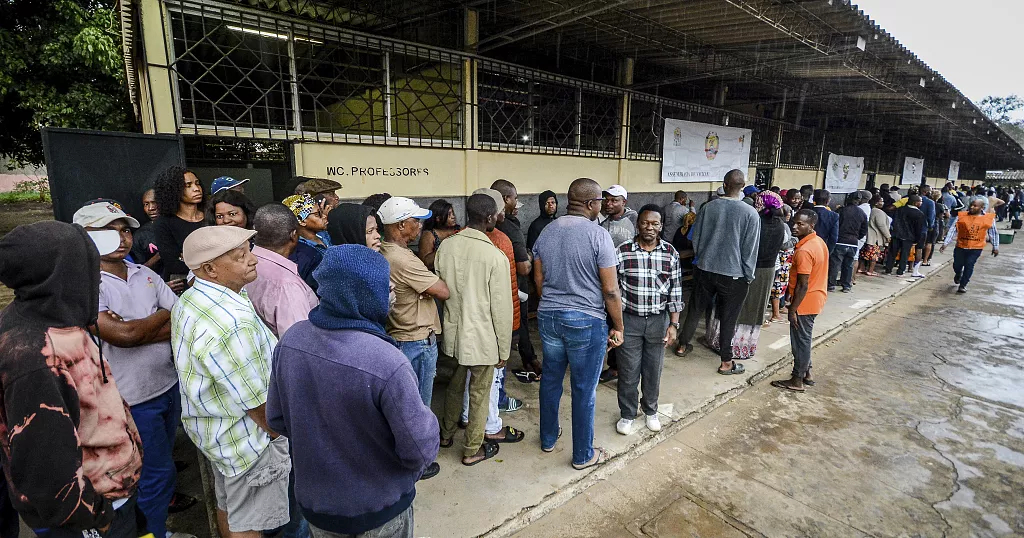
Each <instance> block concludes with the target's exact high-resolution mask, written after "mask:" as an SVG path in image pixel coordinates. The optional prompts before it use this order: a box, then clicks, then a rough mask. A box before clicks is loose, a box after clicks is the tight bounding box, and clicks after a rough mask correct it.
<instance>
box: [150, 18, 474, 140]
mask: <svg viewBox="0 0 1024 538" xmlns="http://www.w3.org/2000/svg"><path fill="white" fill-rule="evenodd" d="M167 5H168V7H169V24H168V27H169V30H170V33H171V41H172V43H173V47H172V54H173V59H172V62H171V65H170V67H171V69H172V70H173V71H174V73H175V74H176V80H177V93H178V101H179V126H180V128H181V129H182V130H189V129H190V130H192V131H193V132H195V133H201V132H202V133H207V132H209V131H212V132H213V133H214V134H247V135H248V136H270V137H300V138H304V139H311V140H318V141H320V140H326V141H338V142H362V143H375V144H402V145H427V146H437V145H440V146H446V147H456V146H458V147H462V145H463V141H462V138H463V137H462V116H463V108H464V100H463V87H462V86H463V81H462V77H463V72H462V71H463V70H462V61H463V58H462V57H461V56H460V55H458V54H455V53H450V52H447V51H442V50H440V49H435V48H432V47H426V46H420V45H414V44H410V43H401V42H396V41H392V40H386V39H381V38H376V37H372V36H365V35H361V34H355V33H351V32H345V31H340V30H338V29H335V28H330V27H326V26H316V25H305V24H300V23H293V22H290V21H286V20H281V19H274V18H268V17H266V16H263V15H259V14H256V13H255V12H249V11H242V10H237V9H233V8H231V7H228V6H221V5H220V4H216V3H213V2H205V3H202V4H199V3H192V2H168V3H167ZM246 131H248V133H246Z"/></svg>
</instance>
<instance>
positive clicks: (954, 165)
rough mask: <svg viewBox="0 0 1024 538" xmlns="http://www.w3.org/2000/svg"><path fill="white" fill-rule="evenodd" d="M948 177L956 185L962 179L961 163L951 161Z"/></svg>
mask: <svg viewBox="0 0 1024 538" xmlns="http://www.w3.org/2000/svg"><path fill="white" fill-rule="evenodd" d="M947 177H948V178H949V180H950V181H952V182H954V183H956V180H958V179H960V161H949V176H947Z"/></svg>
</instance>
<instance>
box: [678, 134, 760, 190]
mask: <svg viewBox="0 0 1024 538" xmlns="http://www.w3.org/2000/svg"><path fill="white" fill-rule="evenodd" d="M750 136H751V131H750V129H738V128H735V127H724V126H722V125H712V124H709V123H696V122H692V121H683V120H675V119H671V118H665V133H664V138H662V141H663V144H662V158H661V182H662V183H696V182H707V181H710V182H716V181H721V180H722V179H723V178H724V177H725V174H726V173H727V172H729V170H733V169H739V170H741V171H743V174H744V175H746V174H747V171H748V169H749V168H750V143H751V138H750Z"/></svg>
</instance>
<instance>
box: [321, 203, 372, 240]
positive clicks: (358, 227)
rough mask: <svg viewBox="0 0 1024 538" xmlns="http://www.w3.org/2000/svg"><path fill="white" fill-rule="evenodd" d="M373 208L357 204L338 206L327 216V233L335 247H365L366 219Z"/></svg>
mask: <svg viewBox="0 0 1024 538" xmlns="http://www.w3.org/2000/svg"><path fill="white" fill-rule="evenodd" d="M373 214H374V211H373V208H372V207H370V206H365V205H358V204H339V205H338V207H336V208H334V209H332V210H331V212H330V213H329V214H328V215H327V233H328V234H330V236H331V243H333V244H335V245H362V246H364V247H365V246H366V218H367V217H369V216H370V215H373Z"/></svg>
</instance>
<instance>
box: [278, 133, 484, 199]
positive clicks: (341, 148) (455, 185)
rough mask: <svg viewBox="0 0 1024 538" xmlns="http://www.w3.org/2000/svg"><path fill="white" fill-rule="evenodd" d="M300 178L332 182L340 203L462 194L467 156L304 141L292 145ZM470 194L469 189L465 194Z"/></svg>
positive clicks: (457, 152) (455, 152)
mask: <svg viewBox="0 0 1024 538" xmlns="http://www.w3.org/2000/svg"><path fill="white" fill-rule="evenodd" d="M296 148H297V149H296V151H297V152H301V156H297V158H296V159H295V172H296V174H298V175H300V176H305V177H319V178H326V179H333V180H335V181H339V182H341V184H342V185H344V188H343V190H342V191H341V195H342V196H343V197H345V198H363V197H366V196H369V195H371V194H374V193H378V192H390V193H402V194H404V195H405V196H435V195H436V196H448V195H461V194H465V193H466V191H465V189H466V180H465V178H466V163H465V161H466V152H465V151H462V150H453V149H431V148H396V147H389V146H368V145H356V144H328V143H317V142H309V143H302V144H296ZM470 192H472V190H470Z"/></svg>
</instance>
